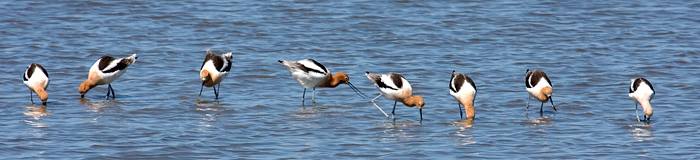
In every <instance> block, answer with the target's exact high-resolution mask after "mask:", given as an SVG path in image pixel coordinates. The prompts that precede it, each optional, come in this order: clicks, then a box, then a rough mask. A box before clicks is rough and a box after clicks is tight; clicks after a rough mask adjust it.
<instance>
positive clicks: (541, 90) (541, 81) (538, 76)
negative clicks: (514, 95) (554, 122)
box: [525, 69, 559, 114]
mask: <svg viewBox="0 0 700 160" xmlns="http://www.w3.org/2000/svg"><path fill="white" fill-rule="evenodd" d="M525 87H526V88H525V89H526V90H527V92H528V93H529V94H530V95H529V96H528V97H527V107H526V108H525V112H527V110H528V109H530V97H535V99H537V100H539V101H540V102H542V105H540V114H542V113H543V111H542V107H543V106H544V103H547V101H550V102H552V108H553V109H554V111H555V112H558V111H559V110H557V107H554V101H553V100H552V82H550V81H549V78H547V74H545V73H544V72H542V71H540V70H539V69H535V70H534V71H530V70H529V69H528V70H527V73H526V74H525Z"/></svg>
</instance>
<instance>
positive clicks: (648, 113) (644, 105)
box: [639, 101, 654, 117]
mask: <svg viewBox="0 0 700 160" xmlns="http://www.w3.org/2000/svg"><path fill="white" fill-rule="evenodd" d="M639 104H641V105H642V108H643V109H644V115H646V116H647V117H651V115H653V114H654V109H652V108H651V104H649V101H643V102H641V103H639Z"/></svg>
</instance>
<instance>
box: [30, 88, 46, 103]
mask: <svg viewBox="0 0 700 160" xmlns="http://www.w3.org/2000/svg"><path fill="white" fill-rule="evenodd" d="M34 92H36V94H37V95H39V99H41V101H42V102H44V103H46V100H48V99H49V95H48V94H46V90H44V88H37V89H36V90H35V91H34Z"/></svg>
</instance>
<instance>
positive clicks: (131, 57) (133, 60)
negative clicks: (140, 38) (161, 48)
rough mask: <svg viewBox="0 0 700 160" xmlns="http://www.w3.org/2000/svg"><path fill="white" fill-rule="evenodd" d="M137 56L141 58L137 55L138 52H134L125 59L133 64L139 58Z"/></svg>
mask: <svg viewBox="0 0 700 160" xmlns="http://www.w3.org/2000/svg"><path fill="white" fill-rule="evenodd" d="M137 58H139V57H138V56H136V54H133V55H131V56H130V57H126V58H124V60H126V62H127V63H128V64H129V65H131V64H132V63H134V62H136V59H137Z"/></svg>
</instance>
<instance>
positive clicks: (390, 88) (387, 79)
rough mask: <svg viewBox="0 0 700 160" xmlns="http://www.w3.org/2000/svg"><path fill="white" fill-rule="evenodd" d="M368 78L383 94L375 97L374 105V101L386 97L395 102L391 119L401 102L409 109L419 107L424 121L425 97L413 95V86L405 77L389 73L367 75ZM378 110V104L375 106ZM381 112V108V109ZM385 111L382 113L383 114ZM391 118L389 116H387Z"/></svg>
mask: <svg viewBox="0 0 700 160" xmlns="http://www.w3.org/2000/svg"><path fill="white" fill-rule="evenodd" d="M365 75H366V76H367V78H369V80H372V82H374V85H375V86H377V89H379V91H380V92H381V93H380V94H379V96H377V97H374V99H372V100H371V101H370V102H372V103H374V100H376V99H377V98H379V97H381V96H382V95H384V97H386V98H388V99H390V100H394V109H392V110H391V117H392V118H393V117H394V115H395V111H396V103H397V102H401V103H403V104H404V105H406V106H408V107H413V106H417V107H418V112H420V119H421V120H423V106H424V105H425V102H424V101H423V97H421V96H419V95H415V96H414V95H413V89H412V88H411V84H409V83H408V81H407V80H406V78H404V77H403V76H401V75H399V74H396V73H393V72H389V74H384V75H376V74H372V73H369V71H368V72H367V73H365ZM374 105H375V106H376V107H377V108H379V106H377V104H374ZM379 110H380V111H381V108H380V109H379ZM383 112H384V111H382V113H383ZM387 117H389V116H387Z"/></svg>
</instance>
